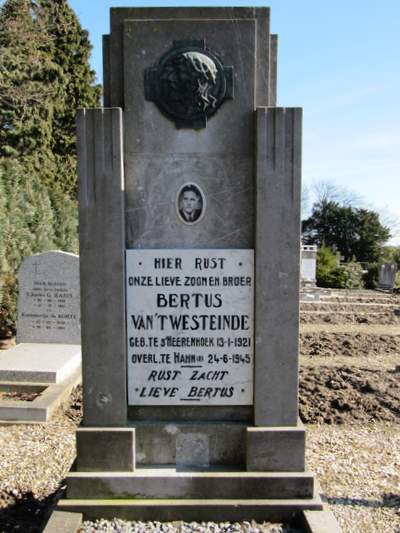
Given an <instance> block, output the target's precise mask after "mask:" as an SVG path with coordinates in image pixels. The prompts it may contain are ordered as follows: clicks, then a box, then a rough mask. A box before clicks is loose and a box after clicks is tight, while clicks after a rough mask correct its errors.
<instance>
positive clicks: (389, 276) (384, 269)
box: [378, 263, 397, 291]
mask: <svg viewBox="0 0 400 533" xmlns="http://www.w3.org/2000/svg"><path fill="white" fill-rule="evenodd" d="M396 273H397V265H396V263H382V264H381V265H379V269H378V288H379V289H382V290H386V291H392V290H393V288H394V285H395V282H396Z"/></svg>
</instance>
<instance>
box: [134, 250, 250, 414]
mask: <svg viewBox="0 0 400 533" xmlns="http://www.w3.org/2000/svg"><path fill="white" fill-rule="evenodd" d="M126 258H127V259H126V264H127V268H126V270H127V286H126V287H127V288H126V290H127V334H128V387H129V404H130V405H163V404H164V405H165V404H169V405H183V404H186V405H187V404H189V405H190V404H192V405H196V404H199V403H200V402H201V404H202V405H211V404H212V405H225V404H229V405H250V404H252V403H253V387H252V376H253V352H254V348H253V342H254V341H253V293H254V276H253V271H254V267H253V264H254V259H253V250H127V252H126Z"/></svg>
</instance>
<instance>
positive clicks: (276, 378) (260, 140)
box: [254, 108, 302, 426]
mask: <svg viewBox="0 0 400 533" xmlns="http://www.w3.org/2000/svg"><path fill="white" fill-rule="evenodd" d="M301 123H302V110H301V109H300V108H257V111H256V135H257V141H256V143H257V151H256V184H257V198H256V238H255V241H256V290H255V298H256V303H255V310H256V323H255V344H256V354H255V373H254V374H255V376H254V381H255V382H254V385H255V391H254V422H255V425H256V426H295V425H296V424H297V418H298V332H299V263H300V195H301V187H300V182H301Z"/></svg>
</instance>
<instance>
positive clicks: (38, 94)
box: [0, 0, 100, 330]
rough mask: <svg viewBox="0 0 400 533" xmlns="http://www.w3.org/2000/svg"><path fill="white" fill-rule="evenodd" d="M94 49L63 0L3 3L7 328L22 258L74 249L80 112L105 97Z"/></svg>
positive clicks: (1, 254) (0, 79)
mask: <svg viewBox="0 0 400 533" xmlns="http://www.w3.org/2000/svg"><path fill="white" fill-rule="evenodd" d="M0 1H1V0H0ZM90 50H91V46H90V43H89V40H88V35H87V32H85V31H84V30H83V29H82V28H81V26H80V24H79V21H78V19H77V18H76V16H75V14H74V12H73V11H72V10H71V8H70V7H69V6H68V3H67V1H66V0H5V1H4V2H2V3H1V7H0V109H1V113H0V196H1V199H0V211H1V213H0V313H1V315H2V317H3V325H4V321H6V322H7V324H10V323H12V321H13V320H14V317H15V296H16V272H17V269H18V267H19V265H20V262H21V260H22V259H23V257H24V256H26V255H30V254H32V253H36V252H41V251H44V250H48V249H51V248H53V249H54V248H59V249H62V250H64V251H70V252H76V251H77V247H78V242H77V205H76V181H77V180H76V154H75V114H76V110H77V108H78V107H95V106H98V105H99V100H100V87H99V86H96V85H95V84H94V79H95V77H94V72H93V71H92V70H90V67H89V55H90ZM4 317H6V319H4ZM1 328H2V325H1V316H0V330H1Z"/></svg>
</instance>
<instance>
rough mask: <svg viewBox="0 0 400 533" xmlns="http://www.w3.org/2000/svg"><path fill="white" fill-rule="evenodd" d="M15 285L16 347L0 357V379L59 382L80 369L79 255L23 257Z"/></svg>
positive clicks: (45, 254)
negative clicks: (16, 312)
mask: <svg viewBox="0 0 400 533" xmlns="http://www.w3.org/2000/svg"><path fill="white" fill-rule="evenodd" d="M18 287H19V295H18V320H17V345H16V346H15V347H13V348H11V349H10V350H7V351H6V352H5V353H4V354H3V355H2V357H1V360H0V381H1V382H3V383H4V382H18V383H62V382H64V381H65V380H66V379H67V378H70V376H73V375H74V374H76V373H79V371H80V365H81V347H80V343H81V331H80V290H79V256H77V255H74V254H70V253H67V252H61V251H50V252H44V253H40V254H36V255H32V256H29V257H26V258H25V259H24V260H23V261H22V264H21V266H20V268H19V272H18ZM71 387H72V385H71Z"/></svg>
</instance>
